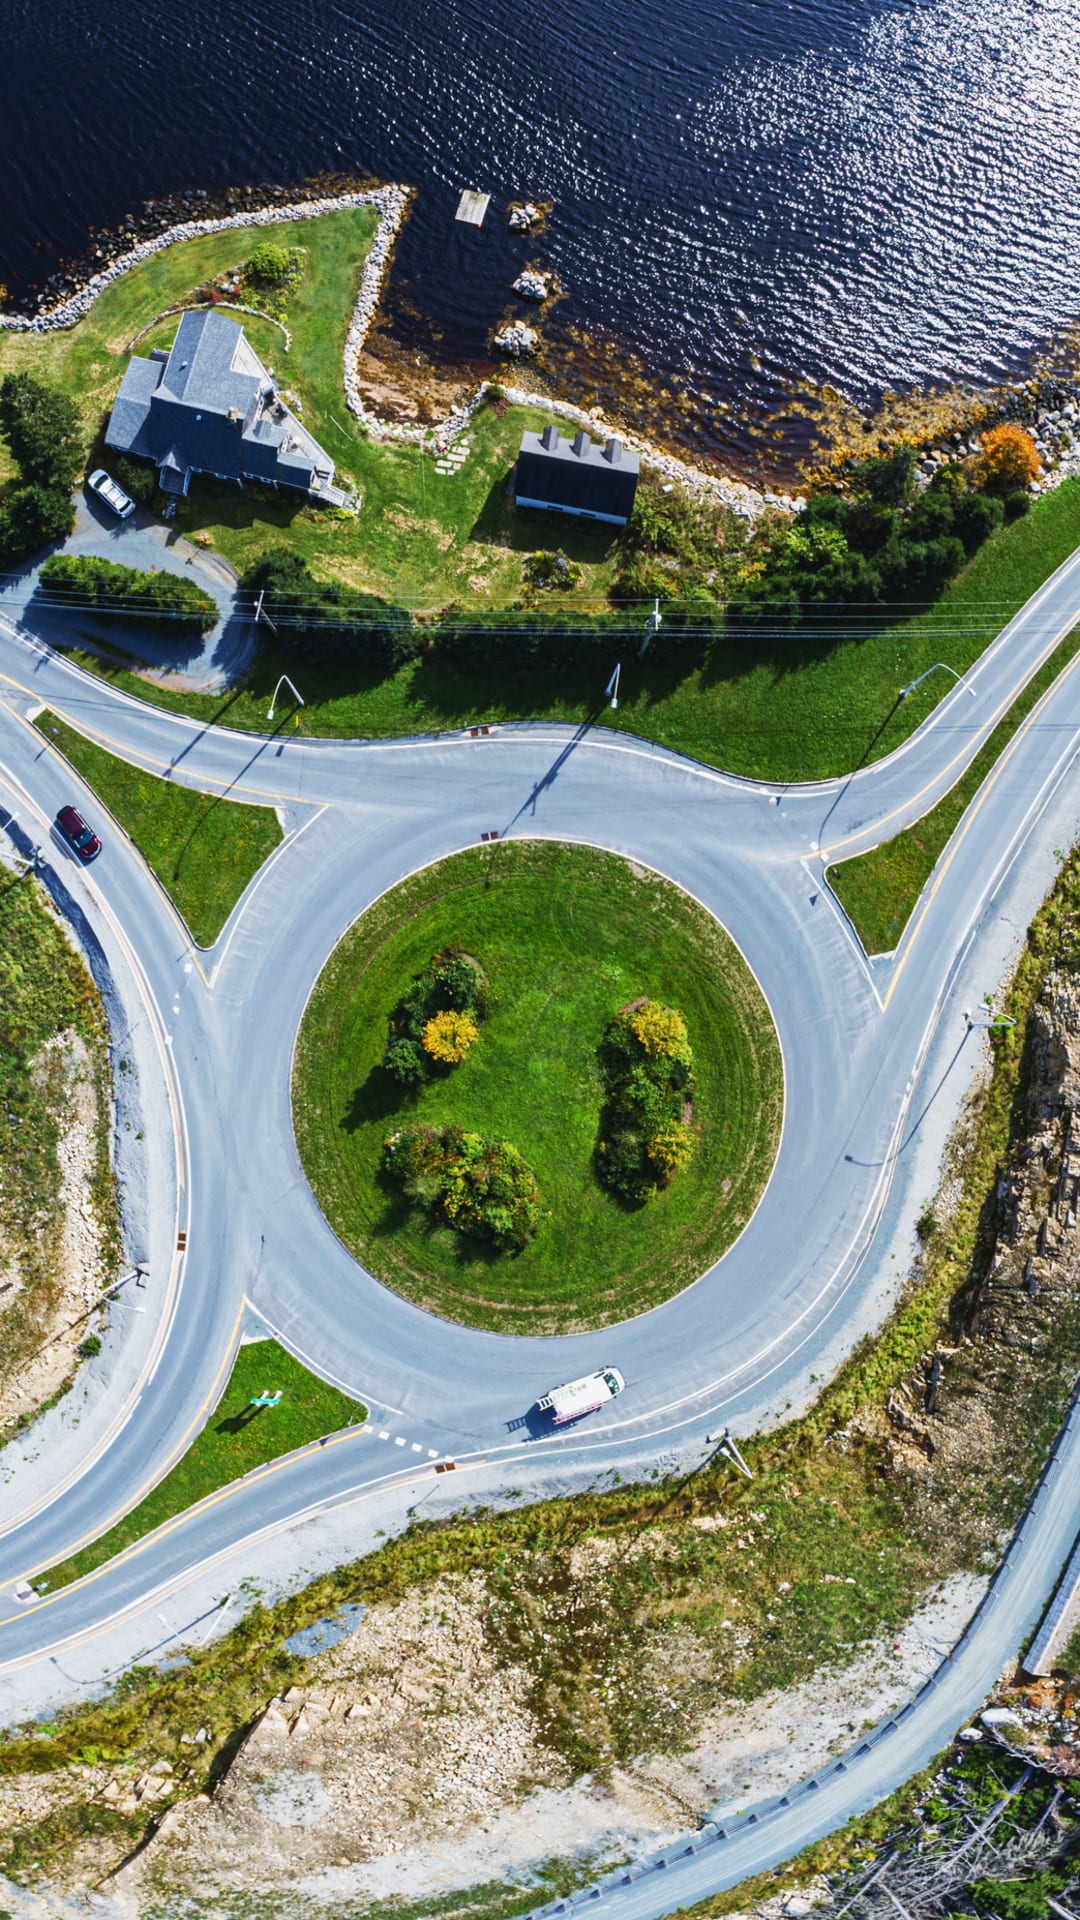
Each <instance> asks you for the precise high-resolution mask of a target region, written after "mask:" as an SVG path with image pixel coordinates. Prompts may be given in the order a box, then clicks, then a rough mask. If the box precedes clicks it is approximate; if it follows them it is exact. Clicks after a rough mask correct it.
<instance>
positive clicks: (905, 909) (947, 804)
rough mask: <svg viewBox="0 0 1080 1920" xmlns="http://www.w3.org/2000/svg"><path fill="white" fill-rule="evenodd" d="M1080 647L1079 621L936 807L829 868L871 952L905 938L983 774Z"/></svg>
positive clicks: (832, 882) (831, 881) (884, 949)
mask: <svg viewBox="0 0 1080 1920" xmlns="http://www.w3.org/2000/svg"><path fill="white" fill-rule="evenodd" d="M1077 652H1080V629H1074V631H1073V632H1072V633H1070V634H1069V635H1068V636H1067V638H1066V639H1064V640H1063V641H1062V642H1061V645H1060V646H1059V647H1056V648H1055V649H1054V652H1053V653H1052V654H1051V656H1050V658H1049V660H1047V661H1046V662H1045V664H1044V665H1043V666H1041V667H1040V668H1039V671H1038V673H1036V674H1035V675H1034V677H1033V678H1032V679H1031V680H1029V681H1028V684H1027V686H1026V687H1025V688H1024V691H1023V693H1022V694H1021V695H1020V698H1019V699H1018V700H1016V701H1015V702H1014V703H1013V705H1012V706H1011V707H1010V708H1009V711H1008V713H1007V714H1006V715H1005V717H1004V719H1002V720H999V721H998V724H997V726H996V727H995V728H994V730H993V732H992V733H991V735H990V737H989V739H988V740H987V741H986V742H985V744H984V745H983V746H982V747H981V748H980V749H979V752H978V753H977V754H976V755H975V758H974V760H973V761H972V762H971V765H970V766H969V767H968V768H967V770H966V772H964V773H963V774H961V776H960V779H959V780H958V781H957V782H956V785H955V786H954V787H951V788H950V790H949V792H948V793H947V794H945V795H944V796H943V797H942V799H940V800H939V801H938V803H937V806H936V807H932V808H931V809H930V812H929V813H926V814H924V815H923V817H922V819H921V820H919V821H917V822H916V823H915V825H914V826H913V827H905V828H904V830H903V832H902V833H898V834H894V836H893V838H892V839H891V840H885V841H883V842H882V844H881V846H879V847H874V848H873V849H872V850H871V851H870V852H869V853H860V854H857V855H856V856H855V858H854V859H853V860H840V861H838V862H837V864H836V865H835V866H833V867H830V868H829V869H828V876H827V877H828V881H829V885H830V886H831V887H832V889H833V892H834V893H835V894H836V896H837V899H838V900H839V901H840V903H841V905H842V906H843V908H844V910H845V912H846V913H847V914H848V915H849V917H850V918H851V920H852V921H853V922H854V925H855V929H856V932H857V933H858V935H859V938H860V940H861V941H862V943H863V946H864V947H865V948H866V951H867V953H871V954H873V953H891V952H892V951H893V949H894V947H897V946H898V945H899V943H900V940H901V938H902V936H903V932H904V928H905V927H906V926H907V923H908V921H909V919H910V918H911V915H912V913H913V912H914V909H915V904H916V902H917V900H918V898H919V895H920V894H921V892H922V890H923V888H924V886H925V885H926V882H927V881H928V880H929V878H930V875H931V874H932V872H933V870H934V868H935V866H936V865H937V862H938V860H939V859H940V857H941V854H942V853H943V852H944V850H945V848H946V846H947V845H948V843H949V840H950V839H951V838H952V835H953V834H954V832H955V831H956V828H957V827H958V826H959V824H960V821H961V820H962V818H963V816H964V813H965V812H966V810H967V808H968V807H969V806H970V804H971V802H972V800H974V798H975V795H976V794H977V793H978V791H979V788H980V787H981V786H982V783H983V781H984V780H985V779H986V778H987V776H988V774H989V773H990V772H991V771H992V769H993V768H994V766H995V765H996V764H997V762H998V760H999V759H1000V758H1001V755H1002V754H1003V753H1004V751H1005V749H1006V747H1007V746H1008V744H1009V742H1010V740H1012V739H1013V738H1014V736H1015V735H1016V733H1017V732H1018V731H1019V729H1020V727H1021V726H1022V725H1023V722H1024V721H1025V720H1026V719H1027V716H1028V714H1029V713H1031V712H1032V711H1033V709H1034V708H1035V707H1036V706H1037V705H1038V703H1039V701H1040V700H1041V699H1042V696H1043V694H1044V693H1045V692H1046V691H1047V689H1048V688H1049V687H1052V686H1053V684H1054V681H1055V680H1056V679H1057V677H1058V675H1059V674H1060V673H1061V672H1062V671H1063V669H1064V668H1065V667H1067V666H1068V664H1069V662H1070V660H1072V659H1074V658H1075V656H1076V654H1077Z"/></svg>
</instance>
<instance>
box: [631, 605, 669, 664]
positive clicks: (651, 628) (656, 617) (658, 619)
mask: <svg viewBox="0 0 1080 1920" xmlns="http://www.w3.org/2000/svg"><path fill="white" fill-rule="evenodd" d="M663 624H664V616H663V614H662V613H661V611H660V601H659V599H657V600H655V601H654V602H653V610H652V612H651V613H650V615H649V617H648V619H647V620H646V622H645V638H644V640H643V641H642V643H641V645H640V647H639V648H638V653H637V657H638V659H639V660H641V659H643V658H644V654H645V649H646V647H647V646H648V644H649V641H650V640H651V639H652V637H653V635H654V634H655V633H659V631H660V628H661V627H662V626H663Z"/></svg>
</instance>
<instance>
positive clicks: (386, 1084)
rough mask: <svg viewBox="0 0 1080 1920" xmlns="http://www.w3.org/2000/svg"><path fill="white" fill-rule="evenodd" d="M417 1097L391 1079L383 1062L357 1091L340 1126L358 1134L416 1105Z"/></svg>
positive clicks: (355, 1090) (355, 1089) (348, 1131)
mask: <svg viewBox="0 0 1080 1920" xmlns="http://www.w3.org/2000/svg"><path fill="white" fill-rule="evenodd" d="M415 1104H416V1098H415V1095H414V1093H413V1092H412V1091H411V1089H410V1088H408V1087H403V1086H401V1085H400V1083H399V1082H398V1081H397V1080H394V1079H392V1078H391V1076H390V1074H388V1073H387V1072H386V1071H385V1069H384V1067H383V1066H382V1065H381V1063H380V1064H379V1065H377V1066H374V1067H372V1069H371V1072H370V1073H369V1074H368V1076H367V1079H366V1080H364V1081H362V1082H361V1084H360V1086H358V1087H356V1088H354V1090H353V1096H352V1099H351V1100H350V1102H349V1105H348V1107H347V1108H346V1110H345V1112H344V1114H343V1115H342V1117H341V1120H340V1121H339V1122H338V1124H339V1126H340V1127H341V1128H342V1130H343V1132H345V1133H358V1132H359V1130H360V1128H361V1127H368V1126H371V1125H373V1124H376V1123H378V1122H381V1121H384V1120H389V1119H390V1117H391V1115H393V1114H398V1113H405V1112H408V1110H409V1109H410V1108H411V1107H413V1106H415Z"/></svg>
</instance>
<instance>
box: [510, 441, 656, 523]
mask: <svg viewBox="0 0 1080 1920" xmlns="http://www.w3.org/2000/svg"><path fill="white" fill-rule="evenodd" d="M640 464H641V463H640V460H639V458H638V456H637V454H636V453H635V452H634V451H633V449H632V448H630V447H624V446H623V444H622V441H621V440H616V439H614V438H612V439H610V440H607V441H605V443H604V445H603V446H602V447H601V446H598V445H597V443H596V441H595V440H593V439H592V438H591V436H590V435H589V434H587V433H583V432H581V433H576V434H575V435H574V438H573V439H572V440H564V439H563V437H562V434H561V433H560V432H559V429H558V427H545V428H544V430H543V432H542V433H523V434H522V436H521V446H520V448H519V450H518V457H517V470H516V472H515V475H514V502H515V505H517V506H519V507H541V508H543V510H544V511H545V512H546V513H572V514H576V515H577V516H578V518H580V519H582V520H605V521H607V522H608V524H609V525H610V526H613V527H624V526H625V525H626V522H627V521H628V520H629V518H630V515H631V513H632V512H633V510H634V495H635V493H636V492H637V483H638V470H639V467H640Z"/></svg>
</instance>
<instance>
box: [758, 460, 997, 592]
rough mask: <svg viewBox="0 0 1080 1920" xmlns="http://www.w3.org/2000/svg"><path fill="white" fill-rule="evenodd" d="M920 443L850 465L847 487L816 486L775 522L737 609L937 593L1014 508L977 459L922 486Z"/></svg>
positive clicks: (946, 470) (945, 470) (940, 471)
mask: <svg viewBox="0 0 1080 1920" xmlns="http://www.w3.org/2000/svg"><path fill="white" fill-rule="evenodd" d="M915 462H916V456H915V450H914V448H912V447H908V446H902V447H897V448H896V449H894V451H893V452H892V453H888V454H883V455H882V456H881V458H880V459H875V460H863V461H860V462H859V464H858V465H856V466H854V467H853V468H852V469H851V472H850V475H849V477H848V482H847V486H846V489H845V491H844V492H842V493H841V492H839V491H838V490H836V489H835V488H832V489H828V490H823V491H821V492H818V493H811V495H810V496H809V498H808V500H807V502H806V505H805V507H804V508H803V511H802V512H801V513H800V514H799V515H798V516H797V517H796V518H794V519H792V520H791V521H790V522H788V523H787V524H786V525H783V526H780V527H775V528H774V529H773V530H772V532H771V534H770V536H769V543H768V549H767V552H766V554H765V557H764V561H763V562H762V563H761V564H759V565H758V567H757V570H756V571H753V570H748V577H747V578H746V579H745V580H744V582H743V584H742V586H741V587H740V588H738V589H737V590H736V592H735V593H734V594H733V595H732V599H731V608H732V611H733V612H734V613H735V614H736V615H737V616H740V617H743V618H748V619H751V620H757V621H763V620H765V619H768V620H770V621H781V622H787V621H796V620H800V619H811V620H812V619H813V618H814V617H815V614H816V612H817V610H819V609H820V610H821V612H822V613H823V614H824V615H825V617H826V618H829V617H832V616H831V614H830V613H829V611H828V610H829V609H831V608H832V607H834V606H837V605H842V604H844V603H848V604H852V603H861V604H863V605H866V606H867V607H871V606H873V605H874V604H875V603H877V602H881V601H886V602H896V601H913V602H920V601H926V600H933V599H935V598H936V597H937V595H938V594H939V593H940V591H941V589H942V587H943V586H944V585H945V583H946V581H948V580H951V579H952V578H953V577H954V576H955V575H956V574H957V573H959V571H960V569H961V567H962V566H963V565H964V563H965V561H967V560H968V559H970V557H971V555H972V554H973V553H975V551H976V550H977V548H978V547H980V546H981V545H982V542H983V541H984V540H985V539H986V538H987V537H988V535H989V534H991V533H993V532H994V530H995V529H996V528H997V527H999V526H1000V525H1001V524H1002V520H1003V518H1005V517H1008V506H1007V504H1006V506H1005V507H1004V508H1003V507H1002V503H1001V502H1000V500H997V499H995V498H993V497H992V496H991V495H988V494H987V493H985V492H982V491H980V490H979V488H978V487H977V486H976V485H975V482H976V480H977V479H978V471H977V469H975V468H968V467H964V466H961V465H960V464H959V463H956V462H950V463H946V464H945V465H943V466H941V467H939V468H938V470H937V472H936V473H935V474H934V477H933V479H932V480H931V482H930V484H929V486H928V487H926V488H924V489H923V491H922V492H919V491H918V490H917V488H916V485H915Z"/></svg>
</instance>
